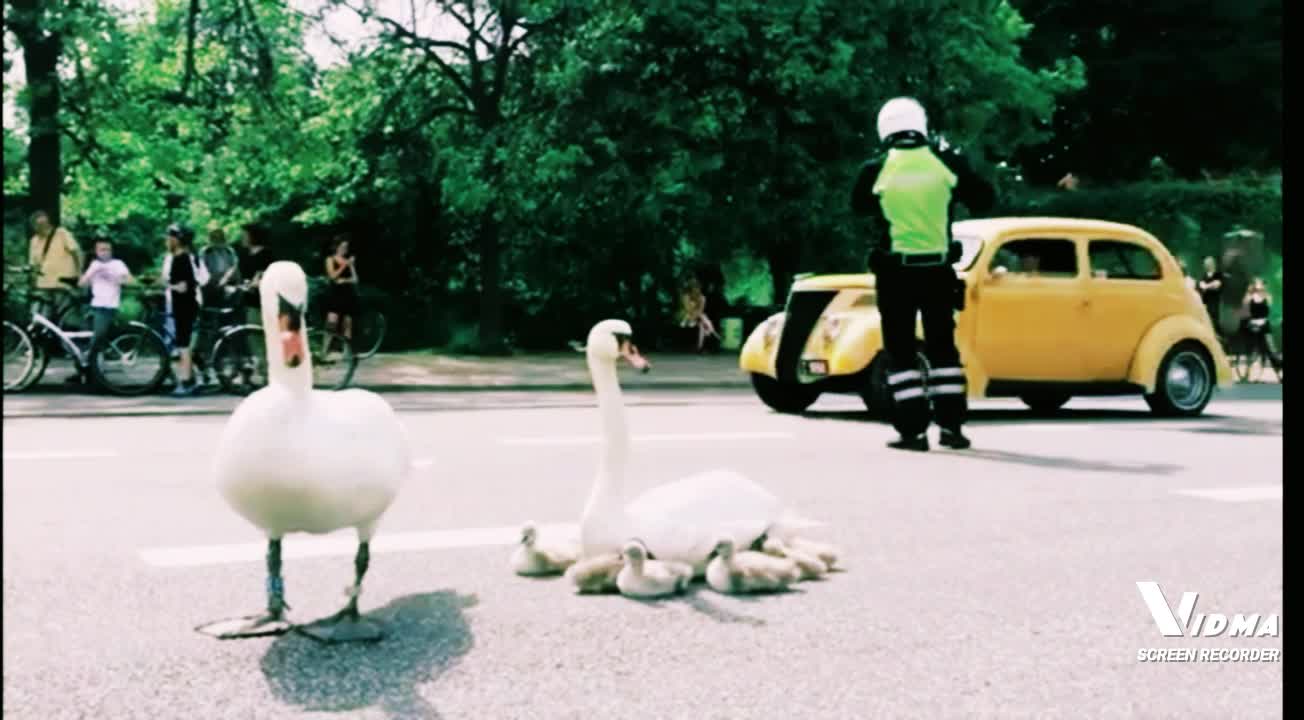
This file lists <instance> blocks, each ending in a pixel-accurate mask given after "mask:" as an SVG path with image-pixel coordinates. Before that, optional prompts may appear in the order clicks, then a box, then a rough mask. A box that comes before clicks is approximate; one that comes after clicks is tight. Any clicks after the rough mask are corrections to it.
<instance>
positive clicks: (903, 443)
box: [887, 433, 928, 452]
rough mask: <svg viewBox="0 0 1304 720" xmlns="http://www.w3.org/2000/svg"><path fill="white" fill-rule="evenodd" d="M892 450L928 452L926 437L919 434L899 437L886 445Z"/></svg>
mask: <svg viewBox="0 0 1304 720" xmlns="http://www.w3.org/2000/svg"><path fill="white" fill-rule="evenodd" d="M887 446H888V447H890V448H892V449H893V450H914V451H915V452H928V436H927V435H925V434H923V433H920V434H918V435H914V436H912V437H899V438H897V439H896V440H893V441H892V442H890V443H888V444H887Z"/></svg>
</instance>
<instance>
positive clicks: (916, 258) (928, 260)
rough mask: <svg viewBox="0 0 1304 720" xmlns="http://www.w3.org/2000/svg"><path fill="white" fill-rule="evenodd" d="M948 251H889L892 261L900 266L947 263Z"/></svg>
mask: <svg viewBox="0 0 1304 720" xmlns="http://www.w3.org/2000/svg"><path fill="white" fill-rule="evenodd" d="M947 254H948V253H944V252H942V253H921V254H917V255H916V254H910V255H907V254H905V253H895V252H894V253H888V257H889V258H890V259H891V261H892V263H893V264H895V265H899V266H900V267H913V266H928V265H945V264H946V260H947Z"/></svg>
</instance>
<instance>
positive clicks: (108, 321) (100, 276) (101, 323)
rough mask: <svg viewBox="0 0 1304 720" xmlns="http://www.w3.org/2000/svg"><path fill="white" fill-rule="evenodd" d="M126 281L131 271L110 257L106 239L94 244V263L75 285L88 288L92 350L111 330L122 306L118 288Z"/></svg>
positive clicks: (122, 263)
mask: <svg viewBox="0 0 1304 720" xmlns="http://www.w3.org/2000/svg"><path fill="white" fill-rule="evenodd" d="M130 281H131V271H129V270H128V269H127V265H126V263H124V262H122V261H121V260H119V259H117V258H115V257H113V243H112V242H110V241H109V240H107V239H100V240H96V241H95V259H94V260H92V261H91V264H90V267H88V268H86V272H85V273H83V274H82V276H81V279H80V280H78V281H77V284H78V285H79V286H81V287H86V286H87V285H89V286H90V288H91V318H92V328H93V330H94V335H93V336H92V337H91V347H92V348H95V347H98V346H99V344H100V341H101V340H102V339H103V338H104V336H105V334H107V333H108V332H109V328H111V327H113V319H114V317H115V316H117V314H118V306H119V305H121V304H122V285H123V283H127V282H130ZM92 352H94V350H92Z"/></svg>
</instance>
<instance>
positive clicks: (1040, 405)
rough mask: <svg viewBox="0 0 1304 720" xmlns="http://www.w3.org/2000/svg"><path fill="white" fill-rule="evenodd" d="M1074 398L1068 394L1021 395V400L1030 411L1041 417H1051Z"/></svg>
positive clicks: (1041, 393) (1040, 393)
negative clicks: (1050, 415)
mask: <svg viewBox="0 0 1304 720" xmlns="http://www.w3.org/2000/svg"><path fill="white" fill-rule="evenodd" d="M1070 398H1072V396H1071V395H1069V394H1068V393H1057V392H1039V393H1029V394H1027V395H1020V396H1019V399H1020V400H1022V401H1023V404H1024V405H1027V406H1028V409H1030V410H1032V411H1033V412H1035V413H1037V414H1040V415H1049V414H1051V413H1053V412H1056V411H1058V410H1059V409H1060V408H1062V407H1064V405H1065V403H1067V402H1068V401H1069V399H1070Z"/></svg>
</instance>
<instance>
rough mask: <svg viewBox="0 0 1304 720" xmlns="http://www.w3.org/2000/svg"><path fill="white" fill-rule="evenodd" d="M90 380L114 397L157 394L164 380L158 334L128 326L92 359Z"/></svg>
mask: <svg viewBox="0 0 1304 720" xmlns="http://www.w3.org/2000/svg"><path fill="white" fill-rule="evenodd" d="M90 364H91V376H92V377H93V378H94V379H95V382H97V383H99V385H100V386H101V387H103V388H104V389H105V390H108V391H109V392H111V393H113V394H114V395H125V396H135V395H146V394H148V393H152V392H156V391H157V390H158V389H159V386H160V385H162V384H163V378H165V377H167V374H168V370H169V369H170V368H169V362H168V351H167V346H166V345H164V343H163V338H162V337H160V336H159V334H158V333H156V332H154V331H153V330H151V329H149V328H148V327H146V326H145V325H142V324H140V323H134V322H133V323H130V324H128V325H127V326H126V327H125V328H122V329H121V330H119V331H118V332H116V333H114V334H112V335H110V336H109V338H108V339H107V340H105V341H104V342H103V343H101V344H100V346H99V347H98V348H96V349H95V352H94V354H92V355H91V359H90Z"/></svg>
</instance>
